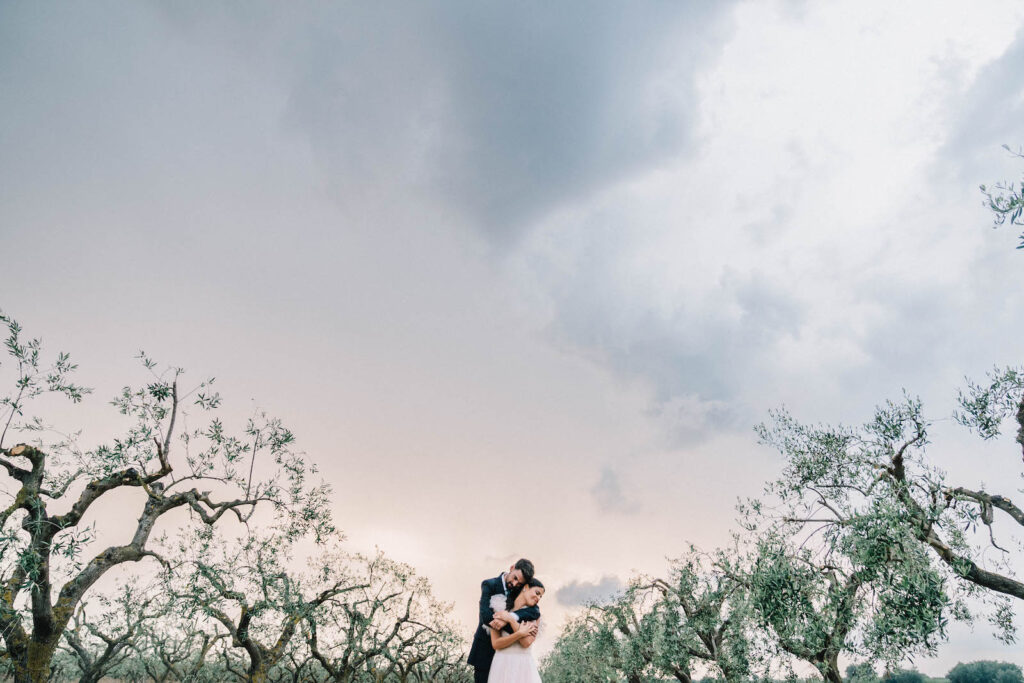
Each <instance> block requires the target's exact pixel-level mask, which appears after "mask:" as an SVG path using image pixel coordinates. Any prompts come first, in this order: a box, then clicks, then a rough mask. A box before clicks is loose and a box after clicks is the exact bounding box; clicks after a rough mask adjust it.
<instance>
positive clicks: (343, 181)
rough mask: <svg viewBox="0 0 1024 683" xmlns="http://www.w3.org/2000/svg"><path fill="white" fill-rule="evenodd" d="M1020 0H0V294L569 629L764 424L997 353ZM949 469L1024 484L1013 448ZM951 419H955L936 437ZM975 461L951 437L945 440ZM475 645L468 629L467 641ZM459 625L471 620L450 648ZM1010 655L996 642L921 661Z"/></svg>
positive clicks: (852, 415)
mask: <svg viewBox="0 0 1024 683" xmlns="http://www.w3.org/2000/svg"><path fill="white" fill-rule="evenodd" d="M1022 27H1024V6H1021V4H1020V3H1017V2H1012V1H1007V2H996V1H992V2H986V3H982V4H980V5H979V4H977V3H973V4H970V5H967V4H965V3H954V2H943V3H936V2H917V3H890V2H860V1H858V2H853V1H851V2H834V3H809V2H800V1H797V0H793V1H786V2H783V1H780V2H769V1H760V2H717V3H696V2H692V3H690V2H650V3H643V2H634V3H621V2H568V1H567V2H561V3H549V2H532V1H528V2H518V3H494V2H443V3H441V2H416V3H411V2H409V3H361V4H357V3H342V2H330V3H327V2H318V3H240V2H239V3H220V4H218V5H211V4H210V3H200V2H191V3H189V2H186V3H152V2H124V3H104V2H101V3H89V4H85V3H30V2H4V3H0V93H2V101H3V106H2V107H0V150H2V154H0V253H2V254H3V256H4V260H3V271H4V277H3V283H4V284H3V287H2V290H0V291H2V295H0V307H2V308H3V309H4V310H5V311H6V312H7V313H9V314H11V315H13V316H14V317H16V318H17V319H19V320H20V321H21V322H22V323H23V325H24V326H25V327H26V329H27V331H28V332H29V333H32V334H36V335H41V336H43V337H44V338H45V339H46V340H47V341H48V342H49V343H50V346H51V347H52V348H58V347H59V348H62V349H67V350H69V351H71V352H72V353H73V355H74V356H75V357H76V358H77V359H78V361H79V363H80V365H81V373H80V375H81V380H82V381H83V382H84V383H85V384H88V385H91V386H93V387H95V388H96V392H97V397H96V399H95V400H94V401H93V403H94V404H95V405H90V406H86V407H85V408H83V410H82V411H80V412H79V413H78V416H77V419H78V420H79V421H80V422H81V423H82V424H81V425H80V426H83V427H86V428H87V432H86V434H87V435H88V428H89V427H93V428H94V429H96V430H98V431H102V428H103V427H102V425H103V424H104V423H103V420H104V419H105V418H104V417H103V415H104V414H105V411H106V407H105V406H104V405H103V400H102V398H104V397H106V396H107V395H111V394H112V393H113V392H114V391H115V390H116V389H117V388H119V387H120V386H121V385H123V384H124V383H126V382H130V381H133V380H134V379H136V378H138V375H137V374H136V371H135V364H134V361H133V360H132V356H133V355H134V353H135V352H136V351H137V350H138V349H139V348H144V349H146V351H147V352H149V353H150V354H151V355H153V356H155V357H157V358H160V359H163V360H166V361H168V362H171V363H174V364H177V365H182V366H185V367H187V368H188V369H189V370H190V371H191V372H192V373H193V375H194V376H195V377H196V378H197V380H198V378H200V377H202V376H206V375H216V376H217V377H218V382H219V384H220V385H221V391H222V393H223V394H224V396H225V398H226V399H227V401H228V402H229V406H232V408H231V410H235V411H237V414H238V415H244V414H247V413H248V412H249V411H251V409H252V406H253V405H258V406H261V407H263V408H266V409H267V410H268V411H270V412H271V413H274V414H276V415H279V416H280V417H282V418H283V419H284V420H285V421H286V422H287V423H288V424H289V425H290V426H291V427H292V428H293V429H294V430H295V431H296V432H297V434H298V436H299V439H300V443H301V445H302V447H303V448H304V449H305V451H306V452H307V453H308V454H309V455H310V457H311V458H313V459H314V460H316V461H317V462H318V463H319V465H320V466H321V468H322V470H323V472H324V474H325V476H326V477H327V478H328V479H329V480H330V481H331V482H332V483H333V485H334V489H335V498H334V500H335V504H334V507H335V512H336V515H337V518H338V521H339V524H340V526H342V527H343V528H344V529H345V530H346V532H347V534H348V536H349V538H350V541H351V543H352V545H353V547H356V548H364V549H369V548H372V547H373V546H374V545H379V546H380V547H381V548H382V549H384V550H386V551H387V552H389V553H390V554H392V555H394V556H396V557H398V558H399V559H402V560H406V561H409V562H411V563H413V564H414V565H416V566H417V567H418V568H420V569H421V570H422V571H423V573H425V574H426V575H427V576H429V577H430V578H431V579H432V580H433V581H434V584H435V586H436V588H437V592H438V593H439V594H440V596H441V597H442V598H444V599H446V600H450V601H454V602H455V605H456V607H455V609H456V615H457V616H458V617H459V618H461V619H462V620H463V621H464V622H465V623H467V624H470V625H471V624H472V622H473V620H474V614H475V600H476V597H477V591H478V586H479V581H480V579H482V578H485V577H487V576H493V575H495V574H497V573H498V571H499V570H501V569H502V568H503V567H504V566H507V564H508V561H509V560H510V559H514V558H515V557H517V556H521V555H525V556H528V557H530V558H532V559H533V560H534V562H535V563H536V564H537V566H538V571H539V575H540V576H541V577H542V578H544V579H545V580H546V582H547V583H548V584H549V585H550V586H552V587H553V590H552V591H551V592H550V596H549V597H548V598H547V599H546V601H545V606H546V610H547V613H548V614H549V615H551V616H552V618H553V620H554V622H555V623H556V625H557V623H558V622H560V621H561V620H562V619H564V618H565V616H566V615H567V614H569V613H570V612H571V610H572V608H573V605H574V604H577V603H579V602H581V601H583V600H585V599H586V598H588V597H591V596H594V595H598V594H601V593H604V592H607V591H609V590H613V589H614V588H615V587H616V586H617V585H619V582H621V581H623V580H625V579H627V578H628V577H629V576H630V575H631V573H632V572H634V571H647V572H658V571H662V570H663V569H664V567H665V557H666V556H673V555H676V554H678V553H680V552H681V551H682V550H683V548H684V546H685V545H686V544H687V543H688V542H695V543H698V544H700V545H702V546H705V547H709V548H710V547H714V546H715V545H717V544H721V543H724V542H726V540H727V537H728V533H729V531H730V530H731V529H732V528H733V524H732V520H733V505H734V503H735V501H736V499H737V497H740V496H748V495H753V494H756V493H758V492H759V491H760V489H761V487H762V485H763V483H764V482H765V481H766V480H767V479H769V478H771V477H772V476H774V474H775V473H777V472H778V469H779V466H780V461H779V458H778V456H777V455H776V454H774V453H772V452H769V451H767V450H766V449H764V448H762V447H759V446H758V445H757V444H756V443H755V440H754V437H753V433H752V430H751V427H752V425H753V424H754V423H756V422H758V421H759V420H761V419H764V417H765V416H766V413H767V410H768V409H769V408H772V407H776V406H779V405H783V404H784V405H786V406H788V407H789V408H790V409H791V410H792V411H793V412H794V413H795V414H796V415H798V416H799V417H801V418H803V419H806V420H808V421H814V420H823V421H833V422H834V421H845V422H852V423H856V422H859V421H862V420H864V419H866V418H867V417H868V416H869V414H870V411H871V408H872V406H873V405H874V404H875V403H877V402H879V401H882V400H884V399H885V398H889V397H895V396H898V395H899V392H900V391H901V389H902V388H903V387H906V388H908V389H910V390H911V391H913V392H916V393H919V394H921V395H922V396H923V397H924V398H925V400H926V406H927V408H928V412H929V414H930V415H932V416H934V417H937V418H941V417H945V416H948V415H949V413H950V412H951V410H952V407H953V401H952V400H953V396H954V393H955V389H956V387H957V386H959V385H960V383H961V381H962V378H963V376H964V375H971V376H978V375H979V374H981V373H982V372H984V370H985V369H987V368H989V367H991V366H992V365H993V364H1008V363H1016V362H1019V360H1020V343H1019V340H1020V339H1021V338H1022V335H1024V317H1022V315H1021V310H1024V297H1022V293H1024V268H1022V263H1024V262H1022V261H1021V259H1022V258H1024V255H1022V254H1021V253H1020V252H1017V251H1015V249H1014V247H1015V246H1016V244H1017V238H1016V232H1015V231H1012V230H1006V229H1003V230H998V231H993V230H992V229H991V228H990V224H991V221H990V218H989V216H988V215H987V214H986V212H985V210H984V209H983V208H982V206H981V201H980V200H981V197H980V194H979V192H978V189H977V188H978V185H979V184H981V183H992V182H993V181H997V180H1000V179H1017V178H1019V177H1020V175H1021V171H1022V164H1021V162H1020V160H1017V159H1014V158H1012V157H1010V155H1008V154H1007V153H1006V152H1005V151H1003V150H1002V149H1001V148H1000V146H1001V145H1002V144H1004V143H1007V144H1010V145H1013V146H1016V145H1020V144H1022V143H1024V128H1022V126H1021V121H1024V69H1022V68H1021V66H1022V65H1024V31H1022ZM940 436H948V438H949V439H950V443H955V444H957V447H955V448H953V447H950V448H947V449H946V451H945V452H943V450H942V448H941V444H939V445H940V448H939V451H938V453H937V455H938V457H939V458H940V459H942V458H944V460H942V462H943V464H944V465H945V466H946V467H947V468H949V469H950V470H952V471H953V472H954V473H960V474H961V475H962V476H963V477H965V481H972V482H977V481H982V480H987V481H994V480H996V479H998V478H1000V477H1004V478H1005V477H1016V476H1017V472H1018V471H1019V467H1018V463H1017V462H1016V461H1015V457H1014V456H1013V450H1012V449H1011V448H1010V447H1006V448H1004V449H1002V450H1000V449H996V450H994V451H992V454H991V455H990V456H986V457H984V458H981V457H978V456H977V452H976V451H974V450H970V452H969V453H968V450H969V449H970V447H971V446H972V444H971V443H970V442H969V441H963V440H962V439H961V438H960V437H958V436H957V435H955V434H953V433H952V432H951V431H950V433H949V434H948V435H947V433H946V432H944V431H943V428H942V427H940V429H939V432H938V435H937V438H936V441H939V437H940ZM958 439H959V440H958ZM961 444H962V448H961V447H960V446H961ZM469 628H471V626H469ZM467 635H468V633H467ZM978 657H992V658H998V659H1004V660H1012V661H1017V662H1021V663H1024V655H1020V654H1019V653H1018V652H1017V651H1015V650H1013V649H1010V648H1002V647H999V646H997V645H995V644H994V642H993V640H992V639H991V637H990V635H989V632H988V629H987V628H986V627H985V626H984V625H981V626H979V627H978V628H977V629H975V631H974V632H973V633H972V632H970V631H968V630H965V629H957V630H954V632H953V636H952V639H951V641H950V643H949V644H948V645H946V646H945V647H944V648H943V650H942V653H941V655H940V656H939V657H938V658H937V659H934V660H924V661H921V662H918V665H919V666H920V667H921V668H922V670H925V671H929V672H933V673H943V672H945V671H946V670H948V668H949V667H950V666H951V665H952V664H953V663H955V662H956V661H957V660H966V659H971V658H978Z"/></svg>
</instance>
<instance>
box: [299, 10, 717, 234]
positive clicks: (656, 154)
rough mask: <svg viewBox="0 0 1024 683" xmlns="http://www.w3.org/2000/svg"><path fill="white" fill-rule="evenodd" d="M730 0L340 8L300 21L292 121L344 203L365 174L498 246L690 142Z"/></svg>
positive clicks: (674, 153) (668, 155)
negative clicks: (414, 194)
mask: <svg viewBox="0 0 1024 683" xmlns="http://www.w3.org/2000/svg"><path fill="white" fill-rule="evenodd" d="M726 7H727V5H726V4H724V3H716V4H713V5H712V4H710V3H709V4H700V3H655V4H653V5H652V4H646V5H643V6H640V5H635V4H629V3H614V2H599V3H590V2H587V3H583V2H576V3H544V2H527V3H525V4H524V3H518V4H514V5H508V4H497V3H491V2H482V3H476V2H462V3H440V4H418V5H415V6H408V7H403V8H402V10H401V11H399V10H396V9H395V8H394V6H391V5H379V4H378V5H372V6H359V7H357V8H355V9H353V8H349V7H347V6H346V8H345V9H344V10H341V9H337V10H336V13H337V15H338V16H336V17H331V19H335V20H332V21H321V26H328V25H329V26H330V27H331V28H330V29H327V28H321V26H317V27H310V28H309V29H308V31H307V33H308V38H309V42H308V44H306V45H304V46H303V47H302V48H301V50H300V54H301V55H302V56H301V58H300V60H299V62H298V64H299V67H298V68H299V72H298V75H297V78H296V80H295V82H294V85H293V89H292V92H291V101H290V103H289V113H288V118H289V120H291V121H293V122H294V123H295V124H296V125H297V126H298V127H299V128H300V129H301V130H302V131H303V132H304V133H305V134H306V135H308V137H309V141H310V145H311V148H312V150H313V152H314V154H316V155H317V157H318V158H319V159H320V161H321V163H322V164H323V165H324V167H325V169H327V172H328V178H329V182H330V183H332V184H333V185H334V187H335V189H336V190H337V191H338V192H339V194H340V195H341V197H342V201H343V202H344V201H346V200H351V199H352V197H353V195H354V194H356V193H358V192H359V189H358V188H359V186H360V183H361V182H362V181H363V180H368V181H372V182H375V183H378V184H380V183H383V184H389V185H390V186H391V188H392V190H393V191H394V192H395V193H401V192H408V191H412V190H417V189H418V190H420V191H429V192H431V193H432V194H435V195H436V196H440V197H444V198H446V200H447V202H448V203H449V205H450V206H452V207H454V208H455V209H456V210H457V211H459V212H461V213H462V215H464V216H465V217H466V218H468V219H469V220H470V221H471V223H472V224H474V225H475V226H476V227H477V228H478V229H479V230H481V231H483V232H484V233H486V234H487V235H488V236H489V237H491V238H492V239H493V240H495V241H497V242H499V243H506V242H507V241H508V240H510V239H513V238H514V237H515V235H516V234H518V233H519V232H521V231H522V230H524V229H525V228H526V227H527V226H528V225H529V223H530V221H531V220H532V219H534V218H536V217H537V216H539V215H540V214H542V213H543V212H545V211H546V210H549V209H551V208H553V207H556V206H558V205H560V204H561V203H563V202H566V201H571V200H573V199H576V198H579V197H582V196H585V195H587V194H588V193H589V192H592V191H594V190H597V189H599V188H600V187H602V186H603V185H605V184H607V183H609V182H613V181H615V180H618V179H621V178H623V177H626V176H628V174H630V173H632V172H634V171H636V170H637V169H638V168H643V167H649V166H651V165H654V164H658V163H659V162H661V161H663V160H665V159H667V158H670V157H672V156H674V155H678V154H680V153H683V152H685V151H686V149H688V147H689V146H690V145H692V142H693V140H692V130H693V125H694V112H695V104H696V102H695V94H694V88H693V85H694V79H695V76H696V72H697V70H698V67H699V66H700V65H701V64H703V63H704V62H705V61H706V60H707V58H708V56H709V55H710V54H712V53H713V52H714V50H713V49H712V45H713V43H714V42H715V40H714V39H715V38H716V37H720V34H721V33H722V30H721V24H723V23H724V22H723V21H722V20H721V17H722V16H723V15H724V13H725V11H726ZM352 12H354V13H355V14H356V15H357V16H356V17H355V18H352V17H350V16H348V15H349V14H350V13H352Z"/></svg>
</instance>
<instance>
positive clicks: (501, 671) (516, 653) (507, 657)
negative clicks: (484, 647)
mask: <svg viewBox="0 0 1024 683" xmlns="http://www.w3.org/2000/svg"><path fill="white" fill-rule="evenodd" d="M491 607H492V608H493V609H494V610H495V611H500V610H503V609H505V596H504V595H495V596H494V597H492V598H491ZM484 628H487V626H484ZM538 635H539V634H538ZM487 683H541V680H540V672H539V671H538V670H537V660H536V659H534V658H533V648H531V647H523V646H522V645H520V644H519V643H512V644H511V645H509V646H508V647H506V648H505V649H504V650H495V651H494V659H493V660H492V661H491V673H490V675H489V676H488V677H487Z"/></svg>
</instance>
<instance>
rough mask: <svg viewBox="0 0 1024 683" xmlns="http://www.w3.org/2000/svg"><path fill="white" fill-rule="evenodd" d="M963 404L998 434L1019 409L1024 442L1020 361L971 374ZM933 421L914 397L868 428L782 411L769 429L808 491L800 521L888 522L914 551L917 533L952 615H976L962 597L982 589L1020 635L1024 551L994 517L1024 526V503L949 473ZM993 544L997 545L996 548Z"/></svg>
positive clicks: (793, 484) (967, 417) (964, 419)
mask: <svg viewBox="0 0 1024 683" xmlns="http://www.w3.org/2000/svg"><path fill="white" fill-rule="evenodd" d="M959 403H960V410H959V411H958V412H957V413H956V414H955V416H954V417H955V418H956V421H957V422H959V423H960V424H962V425H964V426H966V427H968V428H970V429H971V430H973V431H974V432H976V433H977V434H978V435H980V436H981V437H982V438H983V439H995V438H996V437H998V436H999V435H1000V433H1001V426H1002V423H1003V422H1004V421H1005V420H1006V419H1007V418H1008V417H1011V416H1012V418H1013V419H1014V420H1015V421H1016V423H1017V425H1018V427H1019V429H1018V431H1017V435H1016V441H1017V443H1018V444H1019V446H1020V447H1021V448H1022V449H1024V373H1022V372H1021V371H1020V370H1018V369H1013V368H1009V369H1005V370H996V371H993V372H992V373H991V374H990V376H989V377H988V380H987V381H986V382H983V383H980V384H976V383H968V386H967V388H966V389H965V390H963V391H962V392H961V393H960V395H959ZM930 426H931V423H930V421H929V420H927V419H926V418H925V416H924V413H923V409H922V404H921V401H920V400H919V399H917V398H913V397H909V396H905V397H904V398H903V400H901V401H899V402H893V401H889V402H886V403H885V404H884V405H882V406H879V407H878V408H877V409H876V411H875V415H874V417H873V419H872V420H871V421H869V422H868V423H867V424H865V425H864V426H862V427H860V428H852V427H846V426H843V425H838V426H831V425H818V426H810V425H805V424H801V423H800V422H798V421H797V420H795V419H794V418H793V417H792V416H790V415H789V414H788V413H786V412H785V411H779V412H776V413H774V414H773V420H772V423H771V424H770V425H769V426H764V425H762V427H761V428H760V434H761V437H762V439H763V440H764V441H765V442H766V443H769V444H772V445H774V446H776V447H777V448H778V449H779V450H780V451H781V452H782V453H783V455H785V456H786V459H787V470H786V474H785V476H784V481H785V482H786V485H787V486H789V488H790V489H793V490H796V489H802V490H803V491H804V492H805V493H806V494H807V499H806V503H807V505H806V506H805V509H804V510H803V511H802V512H801V513H800V514H802V515H803V517H802V521H801V523H803V524H808V525H820V526H823V527H826V528H829V529H831V530H833V533H837V534H841V533H842V531H841V530H843V529H848V530H851V531H852V530H854V529H857V528H861V527H866V528H869V529H880V530H883V529H884V530H886V533H888V534H897V535H898V536H899V542H900V544H901V545H897V546H892V548H893V550H892V552H897V551H898V552H900V553H903V554H904V555H905V554H906V551H907V549H908V541H912V542H914V543H915V544H916V545H918V546H919V547H922V548H925V549H927V550H928V551H929V552H930V553H931V555H932V557H933V558H935V559H936V560H938V563H939V567H940V568H942V569H943V574H944V576H945V577H946V578H947V582H946V590H947V591H948V592H949V594H950V597H951V598H952V599H953V602H952V603H951V607H952V609H951V611H950V614H951V615H952V616H953V617H955V618H960V619H969V618H971V617H972V615H971V613H970V611H969V610H968V608H967V606H966V604H965V602H964V601H963V598H965V597H967V596H972V595H973V596H977V597H981V598H982V600H983V602H986V603H988V604H989V605H990V606H991V607H992V608H993V609H992V612H991V614H990V620H991V621H992V622H993V623H994V624H995V625H996V626H997V636H998V637H1000V638H1002V639H1004V640H1012V638H1013V625H1012V609H1011V608H1010V604H1009V601H1010V600H1011V599H1024V583H1022V582H1021V581H1020V580H1019V579H1018V578H1017V577H1016V576H1015V574H1014V571H1013V565H1014V564H1016V561H1017V560H1019V559H1020V558H1019V555H1015V553H1014V552H1013V551H1011V550H1010V549H1008V548H1004V546H1003V545H1000V543H999V541H998V540H997V535H996V533H995V527H994V522H995V518H996V515H997V514H998V515H1001V516H1003V518H1004V520H1005V521H1006V522H1008V523H1009V525H1011V526H1016V527H1019V526H1022V525H1024V511H1022V509H1021V508H1020V506H1019V505H1018V504H1017V503H1015V502H1014V500H1013V498H1014V494H1019V493H1020V492H1019V490H1016V489H1014V491H1012V492H1007V491H1000V492H996V491H991V490H989V489H987V488H986V487H982V486H979V485H972V486H965V485H957V484H956V483H954V482H950V481H949V480H948V477H947V475H946V473H945V472H943V471H942V470H941V469H939V468H938V467H936V466H935V465H933V464H932V463H931V462H930V460H929V458H928V453H927V447H928V445H929V428H930ZM1022 452H1024V450H1022ZM796 517H799V515H796V516H795V517H794V519H795V518H796ZM974 530H977V531H981V532H983V534H984V535H982V534H972V533H971V532H972V531H974ZM1005 545H1007V546H1009V545H1010V544H1005ZM986 546H987V547H988V548H991V549H994V550H996V552H995V553H992V552H987V551H986Z"/></svg>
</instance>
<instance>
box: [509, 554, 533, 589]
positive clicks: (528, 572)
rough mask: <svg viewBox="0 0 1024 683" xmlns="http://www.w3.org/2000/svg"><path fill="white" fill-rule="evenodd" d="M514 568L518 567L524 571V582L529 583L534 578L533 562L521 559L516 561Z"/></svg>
mask: <svg viewBox="0 0 1024 683" xmlns="http://www.w3.org/2000/svg"><path fill="white" fill-rule="evenodd" d="M513 569H518V570H519V571H521V572H522V573H523V583H524V584H526V583H529V582H530V581H531V580H532V579H533V562H530V561H529V560H527V559H522V560H519V561H518V562H516V563H515V566H514V567H513Z"/></svg>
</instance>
